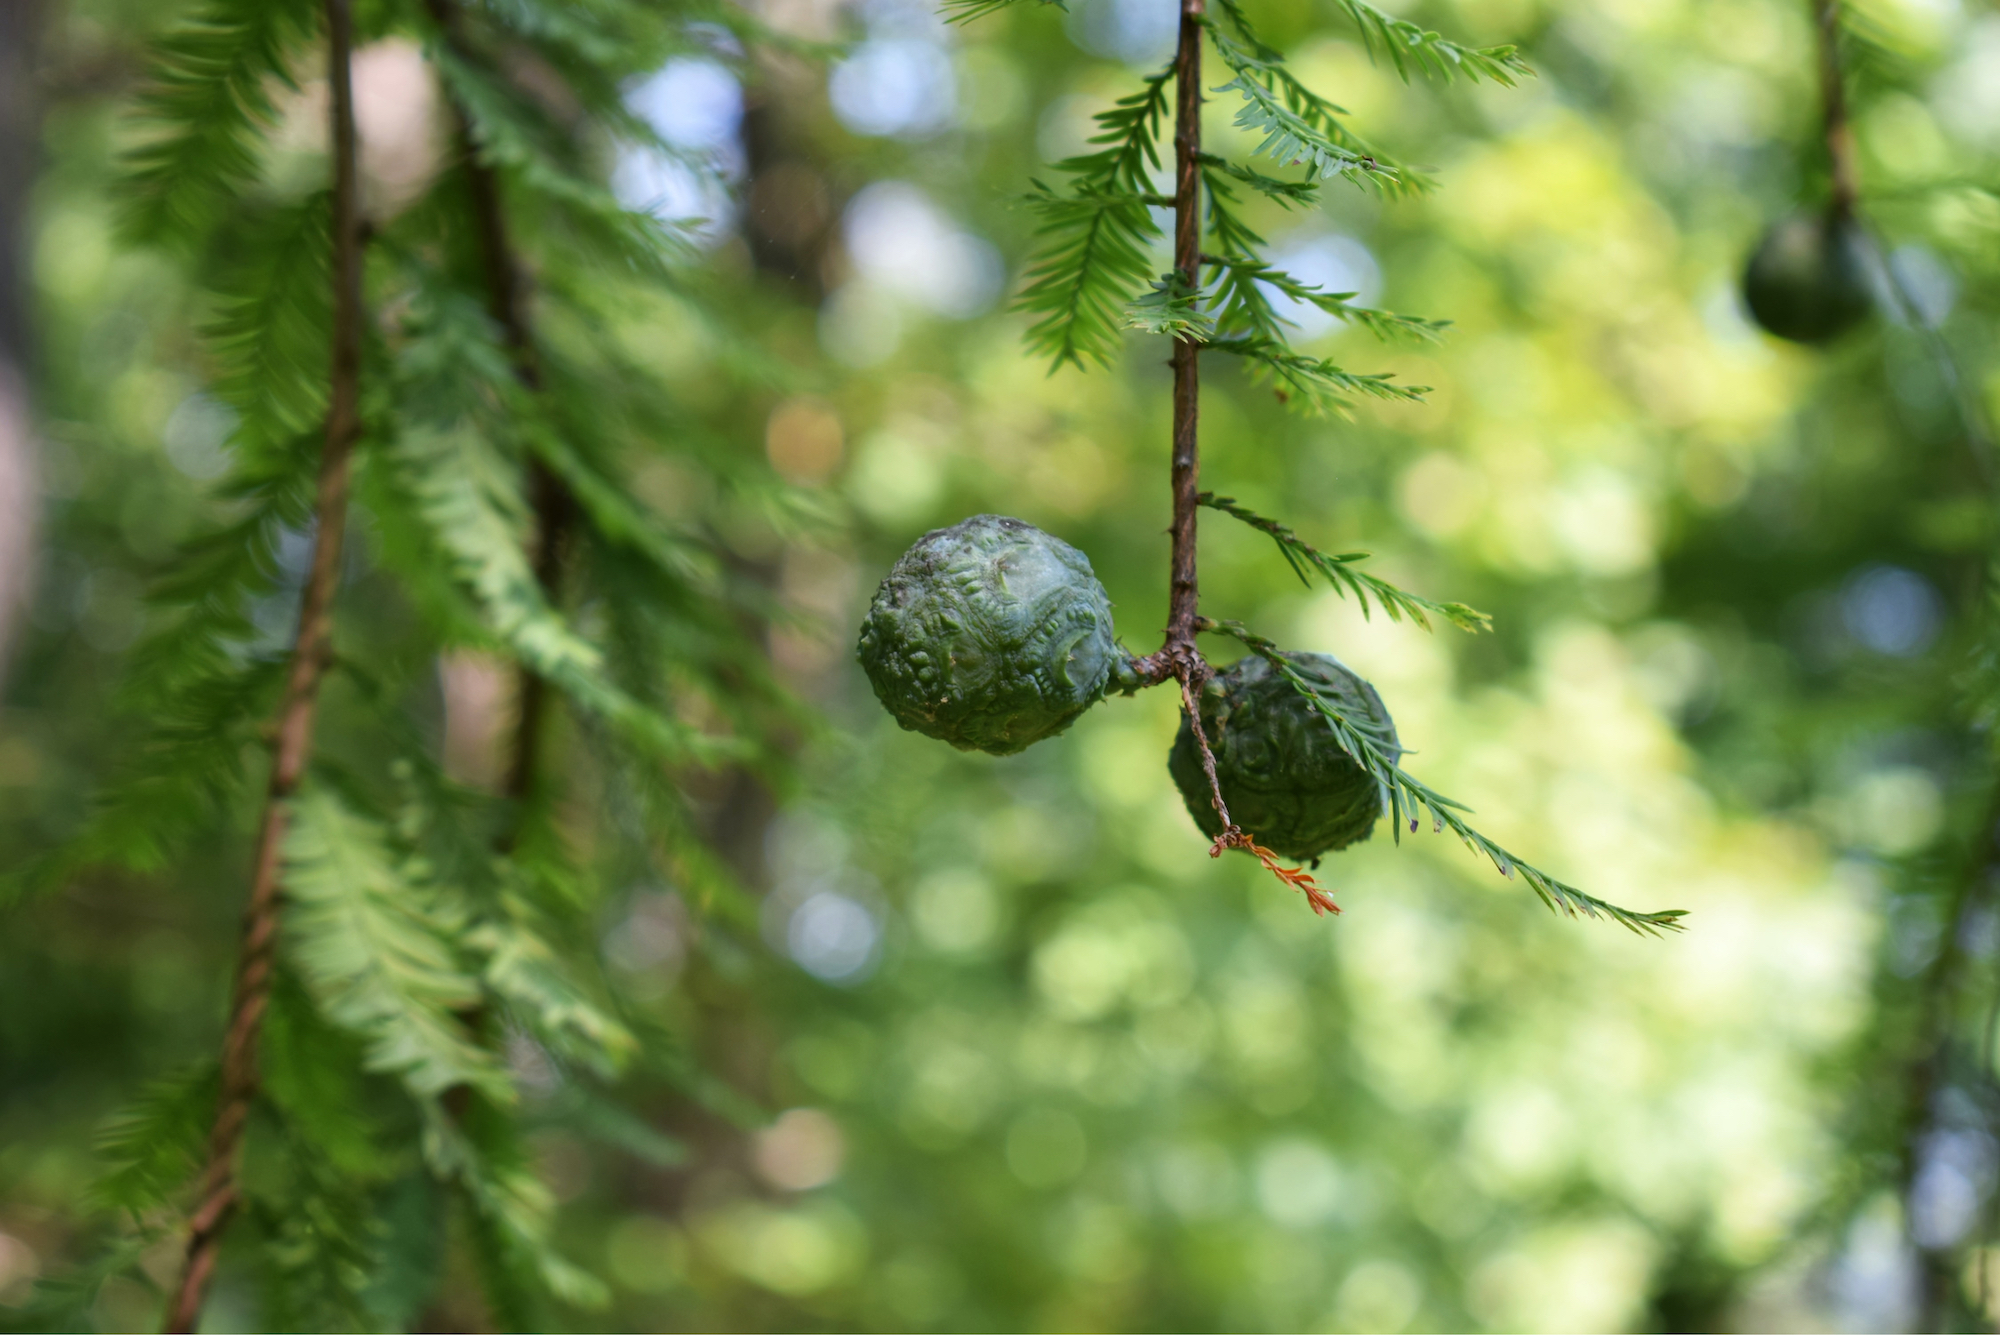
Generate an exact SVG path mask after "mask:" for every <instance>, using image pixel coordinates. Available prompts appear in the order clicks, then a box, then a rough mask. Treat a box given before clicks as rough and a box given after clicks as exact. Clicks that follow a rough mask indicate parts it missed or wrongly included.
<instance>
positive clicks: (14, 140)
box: [0, 0, 43, 682]
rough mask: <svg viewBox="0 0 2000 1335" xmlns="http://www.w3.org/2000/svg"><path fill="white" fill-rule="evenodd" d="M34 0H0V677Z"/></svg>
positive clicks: (24, 506) (27, 490)
mask: <svg viewBox="0 0 2000 1335" xmlns="http://www.w3.org/2000/svg"><path fill="white" fill-rule="evenodd" d="M42 17H43V8H42V5H41V3H40V0H0V682H4V681H5V679H6V669H7V653H8V649H9V647H10V644H11V639H10V635H9V632H10V631H11V630H12V628H13V626H14V625H15V623H16V622H17V621H18V620H19V619H20V613H21V610H22V605H23V603H25V602H26V601H27V595H28V588H29V585H30V575H31V572H32V568H33V565H34V552H35V543H34V536H35V511H36V508H37V501H38V499H39V498H38V496H37V490H38V488H37V486H36V472H35V444H34V435H33V431H32V420H31V417H30V414H29V411H28V383H29V379H30V374H31V373H30V367H31V364H32V361H33V349H32V347H31V343H30V337H29V332H28V327H29V324H30V319H29V305H30V298H29V293H28V234H27V218H28V191H29V185H30V183H31V182H32V181H33V180H34V177H35V168H36V166H37V164H38V162H39V159H40V144H39V137H40V136H39V133H38V132H39V128H40V125H41V96H40V88H39V85H38V84H37V82H36V78H35V53H36V51H37V49H38V47H39V38H40V36H41V26H42Z"/></svg>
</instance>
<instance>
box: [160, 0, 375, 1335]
mask: <svg viewBox="0 0 2000 1335" xmlns="http://www.w3.org/2000/svg"><path fill="white" fill-rule="evenodd" d="M326 23H327V71H328V73H327V83H328V86H329V87H330V89H331V90H332V98H331V102H332V111H331V114H332V127H331V137H332V141H333V227H332V232H333V347H332V372H331V392H330V394H329V398H328V404H327V413H326V438H325V445H324V448H323V450H322V452H321V455H320V467H319V484H318V492H317V500H316V503H315V506H314V515H315V519H316V524H317V527H316V528H315V531H314V534H313V553H312V565H311V568H310V571H309V573H308V574H307V576H306V583H305V588H304V590H303V593H302V596H301V598H300V602H299V628H298V635H297V638H296V639H295V640H294V641H293V645H292V654H291V663H290V667H289V669H288V672H287V677H286V681H285V697H284V704H283V706H282V708H281V710H280V712H279V715H278V721H277V729H276V742H275V746H274V747H273V755H272V762H271V780H270V788H269V791H268V793H267V795H266V797H265V803H264V817H263V823H262V827H261V829H260V830H259V832H258V837H257V852H256V860H255V862H254V864H253V871H252V876H251V884H250V902H249V905H248V907H247V908H246V909H245V911H244V915H243V940H242V945H241V948H240V952H239V954H238V957H237V966H236V983H235V992H234V997H233V999H232V1001H231V1004H230V1015H229V1029H228V1032H227V1035H226V1037H225V1039H224V1042H223V1049H222V1090H221V1099H220V1102H219V1104H218V1106H217V1110H216V1116H215V1124H214V1127H213V1128H212V1130H211V1131H210V1133H209V1141H208V1161H207V1164H206V1166H205V1167H204V1168H203V1170H202V1175H201V1195H200V1200H199V1203H198V1204H197V1205H196V1207H195V1210H194V1213H193V1215H192V1216H191V1218H190V1220H189V1236H188V1246H187V1254H186V1258H185V1260H184V1262H183V1265H182V1269H181V1276H180V1281H179V1283H178V1285H177V1286H176V1289H175V1293H174V1298H173V1301H172V1304H171V1305H170V1306H169V1308H168V1309H167V1320H166V1329H167V1330H169V1331H173V1332H182V1331H192V1330H193V1329H194V1328H195V1324H196V1322H197V1321H198V1320H199V1319H200V1316H201V1307H202V1302H203V1299H204V1298H206V1296H207V1293H208V1285H209V1281H210V1280H211V1279H212V1278H213V1277H214V1273H215V1261H216V1255H217V1251H218V1248H219V1247H220V1244H221V1241H222V1230H223V1228H224V1226H225V1225H226V1224H227V1223H228V1221H229V1218H230V1216H231V1215H232V1214H233V1213H234V1210H235V1206H236V1203H237V1198H238V1191H237V1184H236V1158H237V1154H238V1151H239V1150H240V1148H241V1146H242V1141H243V1131H244V1127H245V1125H246V1124H247V1123H248V1121H249V1118H250V1108H251V1103H252V1101H253V1100H254V1099H255V1097H256V1093H257V1089H258V1084H259V1078H258V1065H257V1044H258V1037H259V1034H260V1032H261V1029H262V1026H263V1020H264V1011H265V1008H266V1006H267V1005H268V1003H269V1001H270V995H271V969H272V962H273V954H274V951H275V948H276V944H277V932H278V910H279V905H280V892H279V878H280V871H281V863H282V859H283V854H284V842H285V830H286V826H287V823H288V817H289V803H290V800H291V797H292V795H293V794H294V793H295V792H296V791H297V790H298V786H299V781H300V779H301V778H302V777H303V776H304V774H305V769H306V763H307V760H308V759H309V757H310V756H311V754H312V742H313V723H314V715H315V712H316V708H317V705H318V702H319V686H320V680H321V678H322V677H323V675H324V674H325V671H326V665H327V662H328V660H329V659H330V657H331V654H332V631H333V617H332V610H333V597H334V593H335V590H336V589H337V588H338V586H339V583H340V549H341V539H342V536H343V532H344V529H345V527H346V520H347V491H348V476H349V471H350V465H351V463H352V459H353V453H354V444H355V441H356V440H357V439H358V438H359V436H360V434H361V416H360V401H361V333H362V310H361V248H362V230H361V214H360V209H359V204H358V197H357V191H356V180H355V130H354V90H353V84H352V80H351V78H350V75H349V65H350V59H349V57H350V54H351V50H352V46H353V30H352V20H351V13H350V9H349V0H326Z"/></svg>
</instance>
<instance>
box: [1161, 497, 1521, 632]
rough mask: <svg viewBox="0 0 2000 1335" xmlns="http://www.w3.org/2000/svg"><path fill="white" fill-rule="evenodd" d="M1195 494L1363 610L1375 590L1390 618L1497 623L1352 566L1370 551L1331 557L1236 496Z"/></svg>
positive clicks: (1478, 627)
mask: <svg viewBox="0 0 2000 1335" xmlns="http://www.w3.org/2000/svg"><path fill="white" fill-rule="evenodd" d="M1196 499H1197V500H1198V501H1199V502H1200V503H1201V504H1203V505H1205V506H1207V507H1208V508H1209V509H1211V510H1220V511H1222V513H1224V514H1226V515H1230V516H1232V517H1233V518H1236V519H1240V520H1242V521H1243V522H1244V523H1246V524H1248V525H1249V526H1250V527H1251V528H1254V529H1256V530H1257V531H1258V532H1260V533H1267V534H1269V535H1270V537H1271V541H1273V542H1275V543H1277V544H1278V552H1279V554H1280V555H1282V556H1283V557H1284V558H1285V563H1286V564H1287V565H1289V566H1291V568H1292V573H1293V574H1294V575H1297V576H1298V577H1299V583H1301V584H1304V585H1306V586H1307V587H1311V585H1312V581H1311V580H1310V579H1308V578H1307V577H1306V572H1307V571H1308V570H1316V571H1318V572H1319V573H1320V575H1321V576H1323V577H1324V578H1325V579H1326V582H1327V583H1329V584H1331V585H1332V586H1333V588H1334V591H1335V592H1336V593H1339V594H1341V595H1342V596H1343V597H1345V596H1348V595H1352V596H1353V598H1354V600H1355V601H1356V602H1358V603H1360V604H1361V615H1362V616H1363V617H1364V618H1365V617H1366V616H1367V615H1368V606H1369V603H1368V600H1369V596H1370V595H1371V594H1372V595H1373V596H1374V598H1375V599H1376V601H1378V602H1380V603H1381V604H1382V610H1383V611H1385V612H1387V613H1388V614H1389V619H1390V620H1391V621H1401V620H1402V619H1403V618H1404V617H1405V616H1408V617H1409V618H1410V620H1412V621H1414V622H1416V623H1417V624H1418V625H1419V626H1422V627H1423V628H1424V629H1425V630H1429V629H1430V628H1431V622H1430V618H1429V617H1428V616H1426V615H1425V613H1427V612H1435V613H1437V614H1438V615H1439V616H1441V617H1443V618H1444V619H1445V620H1447V621H1449V622H1451V624H1452V625H1454V626H1457V627H1458V628H1459V629H1460V630H1466V631H1472V632H1474V633H1475V634H1476V633H1477V632H1479V631H1482V630H1491V629H1492V628H1493V618H1492V617H1490V616H1488V615H1487V614H1486V613H1484V612H1481V611H1479V610H1478V609H1477V608H1472V607H1467V606H1466V605H1465V604H1464V603H1434V602H1432V601H1431V600H1430V599H1428V598H1423V597H1420V596H1418V595H1417V594H1414V593H1410V592H1407V591H1405V590H1403V589H1399V588H1397V587H1396V586H1395V585H1393V584H1391V583H1389V582H1388V581H1387V580H1382V579H1377V578H1376V577H1375V576H1373V575H1371V574H1369V573H1368V572H1367V571H1365V570H1357V569H1355V568H1354V566H1355V563H1356V562H1357V561H1362V560H1365V559H1367V556H1368V553H1367V552H1342V553H1340V554H1339V555H1338V556H1329V555H1328V554H1327V553H1325V552H1322V551H1321V550H1319V549H1318V548H1317V547H1314V546H1313V545H1312V544H1311V543H1308V542H1306V541H1305V540H1304V539H1303V538H1301V537H1299V535H1298V534H1296V533H1294V532H1292V530H1291V529H1290V527H1288V526H1287V525H1284V524H1281V523H1279V522H1278V521H1277V520H1275V519H1266V518H1265V517H1264V516H1263V515H1260V514H1258V513H1257V512H1256V511H1254V510H1251V509H1249V508H1247V507H1245V506H1242V505H1238V504H1237V503H1236V498H1235V497H1233V496H1218V495H1216V494H1215V493H1214V492H1212V491H1204V492H1203V493H1201V495H1200V496H1198V497H1196Z"/></svg>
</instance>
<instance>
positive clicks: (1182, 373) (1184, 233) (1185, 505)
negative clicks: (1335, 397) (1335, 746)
mask: <svg viewBox="0 0 2000 1335" xmlns="http://www.w3.org/2000/svg"><path fill="white" fill-rule="evenodd" d="M1204 8H1205V0H1181V31H1180V48H1179V50H1178V52H1177V53H1176V54H1175V56H1174V268H1175V269H1177V270H1179V271H1180V276H1181V281H1182V282H1184V283H1186V284H1187V285H1188V287H1189V288H1190V289H1192V288H1194V287H1195V286H1197V285H1198V284H1199V283H1200V282H1201V207H1200V191H1201V165H1200V157H1201V34H1202V14H1203V10H1204ZM1173 366H1174V455H1173V474H1172V476H1173V493H1174V519H1173V529H1172V533H1173V554H1172V557H1171V562H1172V573H1171V584H1170V586H1169V591H1168V597H1167V642H1166V646H1165V648H1166V649H1167V650H1168V651H1176V650H1178V651H1180V652H1179V653H1178V654H1176V657H1180V656H1183V655H1184V656H1185V657H1186V659H1187V661H1188V662H1189V663H1193V662H1199V661H1200V653H1199V651H1197V650H1196V648H1195V643H1194V619H1195V616H1196V615H1197V613H1196V608H1195V602H1196V579H1195V516H1196V514H1197V513H1198V511H1199V509H1200V505H1199V503H1198V501H1197V500H1196V496H1197V493H1198V492H1199V490H1200V472H1201V443H1200V439H1199V424H1200V417H1201V345H1200V344H1199V343H1198V342H1196V341H1195V340H1194V339H1192V338H1177V339H1175V340H1174V358H1173ZM1187 671H1188V669H1187V668H1186V667H1183V670H1182V672H1181V673H1180V674H1177V675H1179V676H1180V677H1181V681H1182V684H1183V685H1185V684H1186V682H1187V675H1186V674H1187Z"/></svg>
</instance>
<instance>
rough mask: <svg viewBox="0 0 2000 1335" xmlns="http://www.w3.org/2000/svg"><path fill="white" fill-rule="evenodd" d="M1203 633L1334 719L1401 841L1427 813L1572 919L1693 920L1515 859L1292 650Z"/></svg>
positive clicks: (1626, 922)
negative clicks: (1230, 642) (1228, 643)
mask: <svg viewBox="0 0 2000 1335" xmlns="http://www.w3.org/2000/svg"><path fill="white" fill-rule="evenodd" d="M1200 628H1201V629H1202V630H1205V631H1213V632H1216V633H1218V634H1223V635H1227V636H1229V637H1231V638H1232V639H1234V640H1236V641H1237V642H1238V643H1240V644H1242V645H1243V647H1244V648H1246V649H1249V650H1250V651H1251V652H1253V653H1255V654H1257V655H1258V656H1260V657H1261V658H1263V659H1264V661H1265V662H1267V663H1269V664H1270V665H1271V668H1272V670H1273V671H1275V672H1277V674H1278V675H1279V676H1281V677H1283V678H1284V679H1285V681H1286V682H1287V683H1289V684H1290V685H1291V687H1292V689H1293V690H1295V691H1297V692H1298V693H1299V695H1300V696H1301V697H1303V698H1304V699H1305V701H1306V703H1307V704H1309V705H1311V706H1312V708H1313V709H1314V711H1315V712H1317V713H1318V714H1319V716H1320V717H1321V718H1323V719H1325V720H1326V724H1327V727H1328V729H1329V730H1330V731H1331V732H1332V733H1333V736H1334V740H1335V741H1337V742H1339V743H1340V749H1341V750H1343V751H1345V752H1347V754H1348V755H1349V756H1351V757H1353V759H1354V762H1355V763H1356V764H1357V765H1359V766H1361V768H1362V769H1364V770H1366V771H1368V773H1369V774H1371V775H1373V776H1374V778H1375V780H1376V782H1378V783H1380V784H1381V785H1382V789H1383V792H1384V793H1385V794H1387V796H1388V800H1389V819H1390V821H1391V822H1392V828H1393V830H1394V833H1395V836H1396V841H1397V842H1398V843H1401V842H1402V838H1403V822H1404V821H1405V820H1408V821H1409V825H1410V832H1411V833H1412V834H1414V833H1415V832H1416V830H1417V824H1418V818H1419V816H1420V815H1427V816H1429V817H1430V819H1431V831H1432V833H1434V834H1442V833H1443V832H1444V831H1445V830H1450V831H1451V832H1452V833H1453V834H1455V835H1457V836H1458V837H1459V839H1460V840H1461V841H1463V843H1464V844H1465V846H1466V847H1467V848H1469V849H1471V850H1472V851H1473V852H1474V853H1477V854H1480V855H1481V856H1483V857H1485V858H1486V859H1487V860H1489V861H1490V862H1492V864H1493V867H1494V869H1495V870H1496V871H1498V872H1499V873H1500V874H1501V875H1502V876H1505V877H1506V878H1507V879H1508V880H1512V879H1513V878H1514V873H1515V872H1517V871H1518V872H1519V873H1520V874H1521V879H1522V880H1524V881H1526V882H1527V883H1528V886H1529V888H1530V889H1532V890H1533V891H1534V892H1535V894H1536V895H1537V896H1539V897H1540V898H1541V901H1542V902H1543V903H1544V904H1546V905H1548V906H1549V908H1550V909H1552V910H1554V911H1555V912H1557V913H1561V914H1563V915H1564V916H1566V917H1571V918H1609V919H1611V920H1612V921H1613V922H1615V923H1617V924H1619V925H1620V926H1621V927H1625V928H1627V929H1629V930H1630V931H1633V932H1636V933H1639V934H1641V935H1646V936H1657V935H1658V934H1660V933H1661V932H1663V931H1679V930H1680V929H1681V923H1680V919H1681V918H1682V917H1684V916H1685V911H1684V910H1681V909H1665V910H1662V911H1660V912H1656V913H1635V912H1634V911H1632V910H1631V909H1626V908H1620V907H1619V906H1618V905H1616V904H1613V903H1610V902H1608V901H1606V900H1602V899H1599V898H1597V897H1596V896H1595V895H1588V894H1585V893H1584V892H1583V891H1581V890H1579V889H1577V888H1576V887H1575V886H1573V885H1566V884H1564V883H1563V882H1561V881H1558V880H1557V879H1556V878H1555V877H1553V876H1551V875H1549V874H1548V873H1547V872H1545V871H1542V870H1541V869H1540V868H1538V867H1534V866H1531V865H1530V864H1528V863H1526V862H1523V861H1522V860H1521V859H1520V858H1517V857H1515V856H1514V855H1513V854H1512V853H1509V852H1508V851H1507V850H1506V849H1504V848H1502V847H1500V845H1498V844H1496V843H1494V842H1493V841H1492V840H1491V839H1488V838H1487V837H1486V836H1485V835H1483V834H1481V833H1480V832H1479V831H1477V830H1475V829H1473V828H1472V827H1471V826H1470V825H1468V824H1467V823H1466V822H1465V819H1464V818H1463V817H1462V816H1460V815H1459V813H1460V812H1461V811H1466V810H1468V808H1467V807H1465V806H1464V805H1463V804H1461V803H1459V802H1454V801H1453V800H1452V799H1451V798H1449V797H1446V796H1444V795H1443V794H1442V793H1439V792H1437V791H1436V790H1435V789H1433V788H1431V787H1430V786H1429V785H1427V784H1425V783H1422V782H1420V781H1419V780H1417V779H1415V778H1412V777H1411V776H1410V775H1409V774H1408V773H1406V772H1405V771H1404V770H1403V769H1402V767H1401V766H1399V765H1398V764H1397V763H1396V760H1395V759H1394V758H1393V757H1391V756H1390V755H1388V754H1387V753H1386V752H1385V751H1384V750H1383V749H1382V746H1381V743H1380V742H1379V741H1378V740H1377V738H1376V737H1375V735H1374V725H1373V723H1372V722H1371V721H1370V720H1368V719H1366V718H1361V717H1356V716H1355V715H1353V714H1351V713H1349V712H1348V710H1347V709H1346V707H1345V706H1343V705H1342V703H1341V702H1340V700H1339V699H1338V698H1337V697H1333V696H1330V695H1329V694H1327V693H1326V692H1324V691H1318V690H1315V689H1313V686H1312V683H1310V682H1308V681H1307V680H1306V679H1305V678H1304V677H1303V676H1301V675H1300V673H1299V671H1298V669H1297V668H1295V667H1293V666H1292V664H1291V662H1290V660H1289V659H1287V658H1286V657H1285V654H1284V651H1283V650H1281V649H1279V648H1278V646H1277V645H1276V644H1274V643H1272V642H1271V641H1270V640H1267V639H1265V638H1264V637H1263V636H1261V635H1258V634H1255V633H1253V632H1252V631H1250V630H1248V629H1246V628H1245V627H1244V626H1242V625H1241V624H1240V623H1238V622H1234V621H1211V620H1209V619H1208V618H1207V617H1203V618H1202V619H1201V623H1200Z"/></svg>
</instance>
